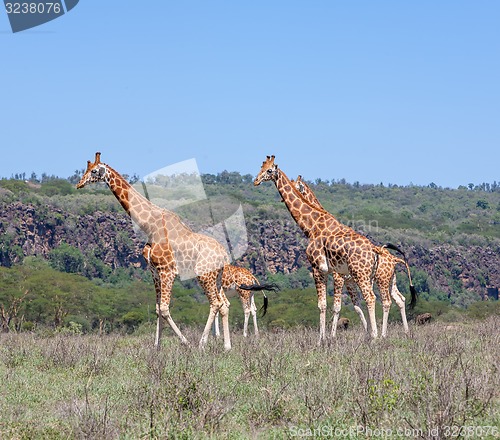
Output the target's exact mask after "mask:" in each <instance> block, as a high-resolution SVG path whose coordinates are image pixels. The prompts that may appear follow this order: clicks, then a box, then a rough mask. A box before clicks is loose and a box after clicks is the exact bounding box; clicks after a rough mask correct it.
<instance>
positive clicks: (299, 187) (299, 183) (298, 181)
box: [292, 174, 306, 195]
mask: <svg viewBox="0 0 500 440" xmlns="http://www.w3.org/2000/svg"><path fill="white" fill-rule="evenodd" d="M292 182H293V184H294V185H295V189H296V190H297V191H298V192H299V193H301V194H302V195H304V194H305V192H306V187H305V185H304V181H303V180H302V176H301V175H300V174H299V175H298V176H297V179H295V181H293V180H292Z"/></svg>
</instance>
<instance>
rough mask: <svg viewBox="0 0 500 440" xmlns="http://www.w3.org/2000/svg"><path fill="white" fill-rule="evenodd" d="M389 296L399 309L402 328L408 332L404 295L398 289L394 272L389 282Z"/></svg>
mask: <svg viewBox="0 0 500 440" xmlns="http://www.w3.org/2000/svg"><path fill="white" fill-rule="evenodd" d="M391 296H392V298H393V299H394V301H395V302H396V304H397V306H398V307H399V311H400V313H401V319H402V321H403V328H404V331H405V333H408V331H409V329H408V321H407V320H406V308H405V297H404V296H403V295H402V294H401V292H400V291H399V290H398V286H397V284H396V274H393V276H392V283H391Z"/></svg>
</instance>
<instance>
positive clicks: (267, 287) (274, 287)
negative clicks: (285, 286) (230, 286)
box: [238, 283, 279, 316]
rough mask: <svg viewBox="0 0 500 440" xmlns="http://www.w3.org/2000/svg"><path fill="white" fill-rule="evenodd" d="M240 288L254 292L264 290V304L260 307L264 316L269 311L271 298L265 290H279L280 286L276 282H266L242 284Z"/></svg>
mask: <svg viewBox="0 0 500 440" xmlns="http://www.w3.org/2000/svg"><path fill="white" fill-rule="evenodd" d="M238 287H239V288H240V289H243V290H251V291H253V292H256V291H258V292H262V295H263V296H264V304H263V306H262V307H261V308H260V310H262V316H264V315H265V314H266V312H267V306H268V305H269V298H268V297H267V295H266V293H265V290H269V291H270V292H277V291H278V290H279V287H278V285H277V284H274V283H266V284H259V283H255V284H240V285H239V286H238Z"/></svg>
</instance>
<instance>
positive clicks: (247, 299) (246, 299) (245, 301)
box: [236, 287, 255, 338]
mask: <svg viewBox="0 0 500 440" xmlns="http://www.w3.org/2000/svg"><path fill="white" fill-rule="evenodd" d="M236 291H237V292H238V295H239V297H240V300H241V305H242V307H243V313H244V316H245V321H244V323H243V336H244V337H245V338H246V337H247V336H248V321H249V318H250V314H252V316H254V310H253V309H252V300H253V296H251V294H250V292H249V291H246V290H243V289H240V288H239V287H237V288H236ZM254 324H255V320H254Z"/></svg>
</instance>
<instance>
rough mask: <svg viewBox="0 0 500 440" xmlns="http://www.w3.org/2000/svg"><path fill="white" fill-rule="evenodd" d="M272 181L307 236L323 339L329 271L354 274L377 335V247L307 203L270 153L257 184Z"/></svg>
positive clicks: (321, 337)
mask: <svg viewBox="0 0 500 440" xmlns="http://www.w3.org/2000/svg"><path fill="white" fill-rule="evenodd" d="M264 181H272V182H274V184H275V185H276V188H277V189H278V192H279V193H280V195H281V197H282V199H283V201H284V202H285V205H286V207H287V208H288V210H289V212H290V214H291V215H292V217H293V219H294V220H295V221H296V222H297V224H298V225H299V227H300V228H301V229H302V231H303V232H304V234H305V236H306V237H307V238H308V240H309V243H308V246H307V249H306V255H307V257H308V260H309V262H310V264H311V267H312V274H313V278H314V282H315V285H316V292H317V295H318V308H319V311H320V335H319V340H320V342H321V341H323V340H324V339H325V327H326V287H327V277H328V273H335V272H336V273H339V274H340V275H342V276H344V277H347V276H349V277H351V278H352V280H353V282H355V283H356V284H357V285H358V287H359V288H360V290H361V293H362V295H363V298H364V300H365V302H366V305H367V308H368V316H369V323H370V333H371V336H372V338H376V337H377V336H378V331H377V323H376V320H375V293H374V292H373V280H374V275H375V271H376V267H377V263H378V259H379V253H380V252H379V251H378V249H377V248H376V247H375V246H374V245H373V244H372V243H371V242H370V241H369V240H368V239H367V238H366V237H363V236H362V235H360V234H358V233H356V232H355V231H353V230H352V229H350V228H347V229H346V228H344V227H342V225H341V224H339V222H338V221H336V220H335V219H334V218H333V216H332V215H331V214H329V213H328V212H326V211H325V210H323V209H320V208H318V207H313V206H311V205H309V204H308V203H307V201H306V200H305V199H304V197H303V196H302V194H300V192H298V191H297V190H296V189H295V185H294V184H293V183H292V182H291V181H290V179H289V178H288V177H287V176H286V174H285V173H284V172H283V171H282V170H280V169H279V168H278V165H277V164H275V163H274V156H267V159H266V160H265V161H264V162H263V163H262V167H261V169H260V171H259V174H258V175H257V177H256V178H255V180H254V185H255V186H257V185H260V184H261V183H262V182H264Z"/></svg>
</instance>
